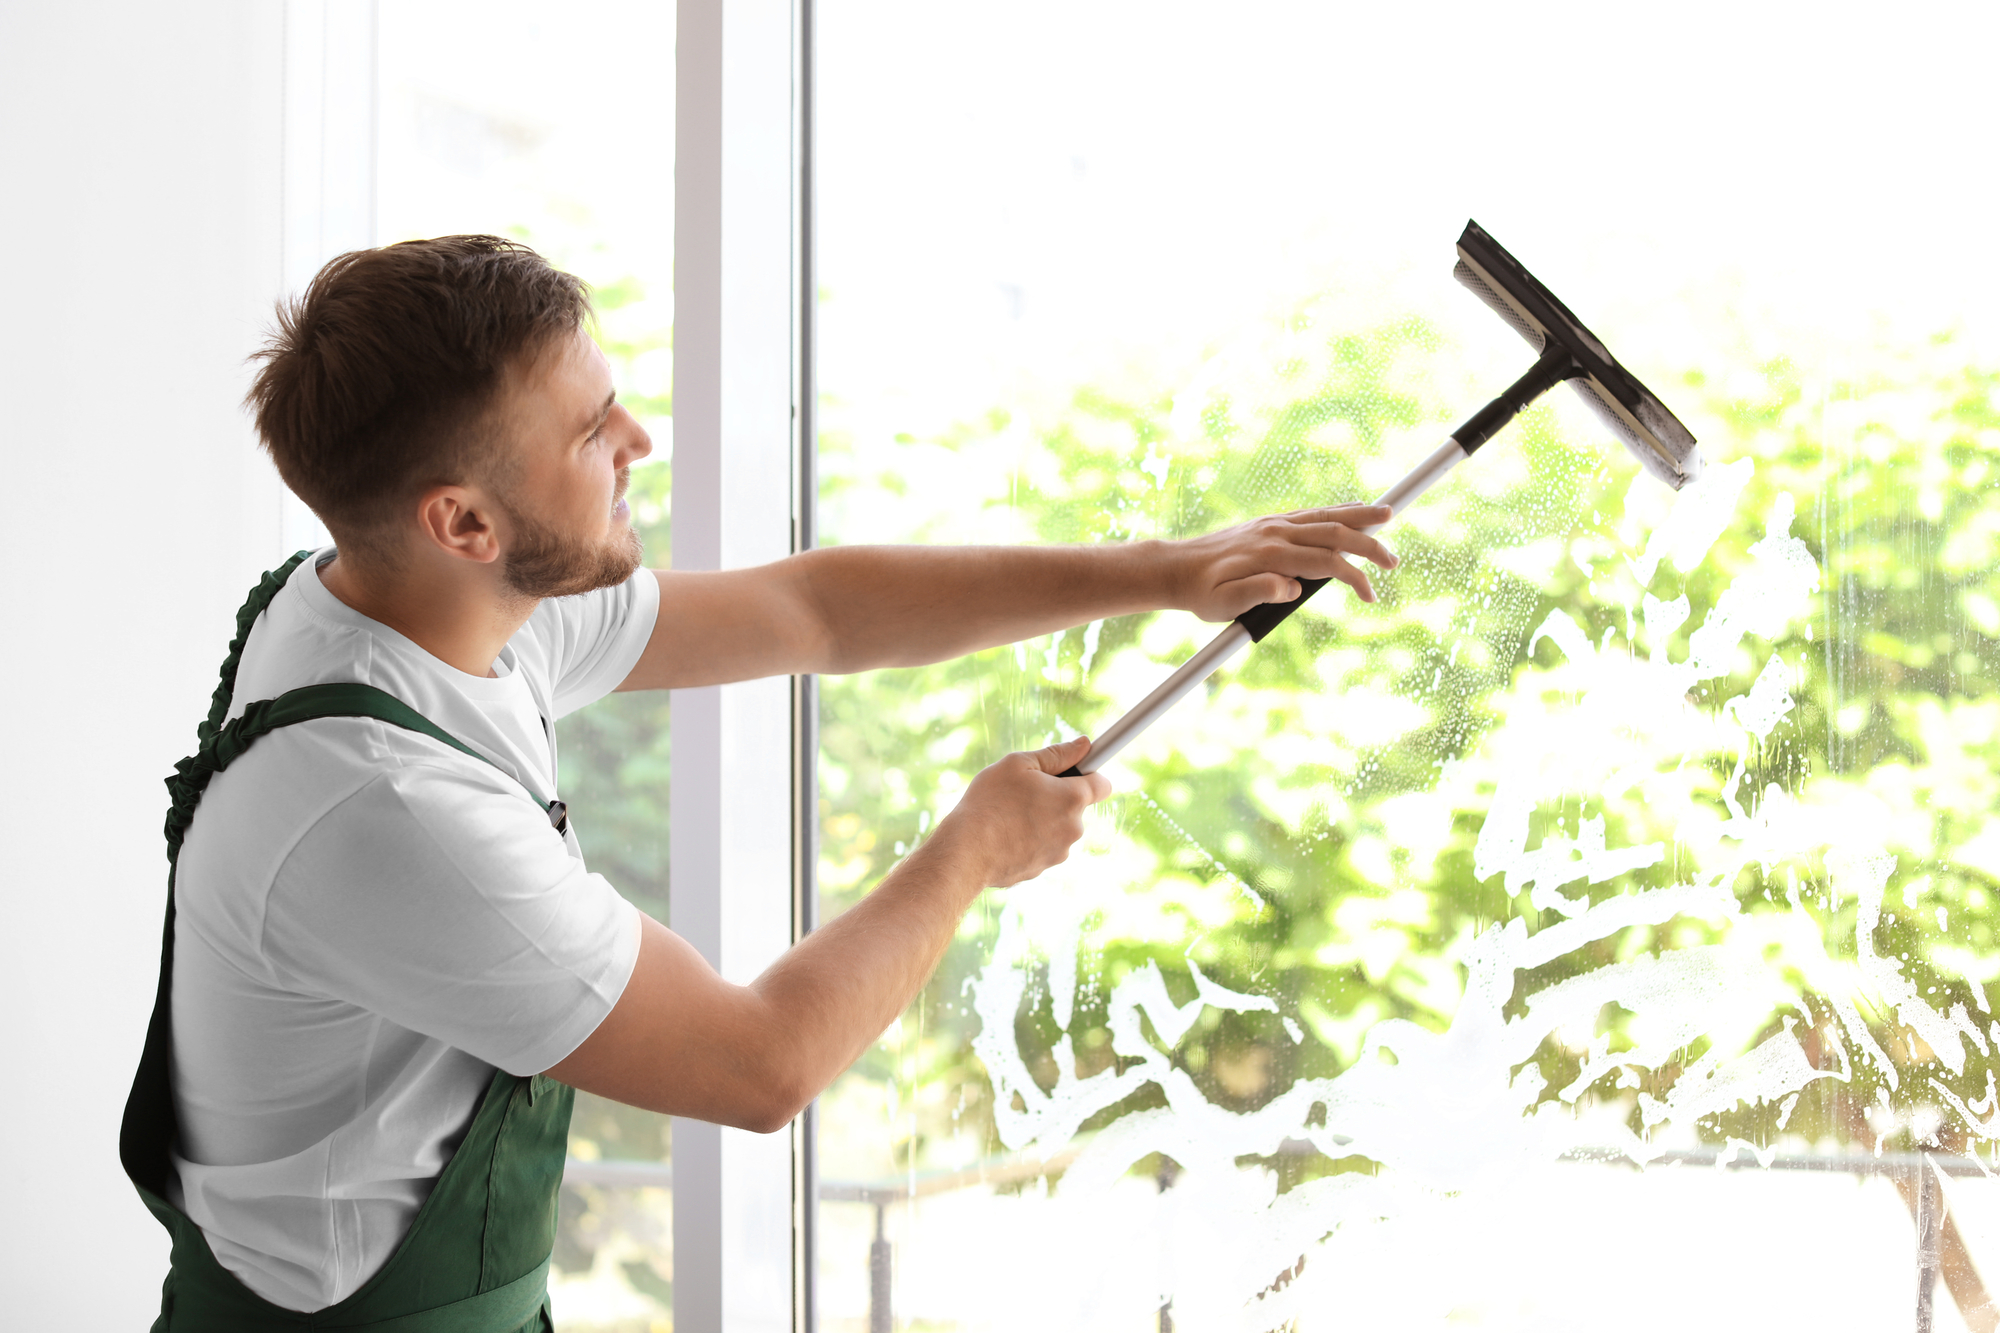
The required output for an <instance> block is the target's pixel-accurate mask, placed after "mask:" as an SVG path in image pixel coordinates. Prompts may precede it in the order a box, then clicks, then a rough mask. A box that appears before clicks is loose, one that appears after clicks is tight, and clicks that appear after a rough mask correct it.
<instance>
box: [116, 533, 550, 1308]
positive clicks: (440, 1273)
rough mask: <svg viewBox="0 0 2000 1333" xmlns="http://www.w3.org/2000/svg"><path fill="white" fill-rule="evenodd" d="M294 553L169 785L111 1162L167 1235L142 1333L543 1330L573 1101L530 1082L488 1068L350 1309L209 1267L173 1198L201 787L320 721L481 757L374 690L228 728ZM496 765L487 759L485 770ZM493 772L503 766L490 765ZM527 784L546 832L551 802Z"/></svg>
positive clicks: (241, 636)
mask: <svg viewBox="0 0 2000 1333" xmlns="http://www.w3.org/2000/svg"><path fill="white" fill-rule="evenodd" d="M309 554H310V553H309V552H306V551H301V552H299V553H298V554H297V555H295V556H293V557H292V558H291V559H290V560H289V561H287V562H286V563H285V564H284V565H282V566H280V567H279V568H278V569H275V570H272V571H271V572H270V573H268V574H266V575H265V576H264V578H263V579H262V580H261V581H260V582H259V583H258V585H257V587H256V588H255V589H253V590H252V591H251V594H250V597H249V599H248V600H247V601H246V602H245V603H244V605H243V609H242V610H241V611H240V612H238V613H237V618H236V637H235V639H234V640H233V641H232V642H231V643H230V645H229V655H228V657H227V658H226V659H225V660H224V661H223V664H222V670H221V680H220V682H219V683H218V685H217V686H216V690H215V695H214V698H213V700H212V701H211V704H210V708H209V713H208V717H207V719H206V720H205V721H204V722H203V723H202V724H201V727H200V728H199V731H198V737H199V740H200V748H199V749H197V750H196V751H195V753H194V754H192V755H190V756H189V757H187V758H186V759H183V760H181V761H180V763H178V764H176V765H175V766H174V775H173V776H172V777H170V778H168V779H167V790H168V793H169V794H170V796H171V804H170V806H169V808H168V811H167V820H166V837H167V862H168V871H167V911H166V929H165V933H164V935H163V937H162V939H161V943H160V984H159V989H158V991H157V992H156V993H155V996H154V1001H153V1015H152V1020H151V1022H150V1023H149V1024H148V1025H147V1030H146V1046H145V1050H144V1052H143V1053H142V1054H141V1055H140V1058H139V1070H138V1073H137V1075H136V1076H135V1077H134V1079H133V1081H132V1092H131V1095H130V1097H129V1098H128V1099H127V1101H126V1104H125V1118H124V1123H123V1125H122V1126H121V1128H120V1132H119V1156H120V1157H121V1158H122V1159H123V1162H124V1166H125V1171H126V1174H127V1175H128V1176H130V1177H131V1179H132V1183H133V1184H134V1185H135V1186H136V1187H137V1188H138V1190H139V1195H140V1197H141V1198H142V1199H143V1200H144V1201H145V1203H146V1206H147V1207H148V1208H149V1209H151V1210H152V1212H153V1215H154V1216H155V1217H157V1218H158V1219H159V1220H160V1222H161V1224H162V1225H164V1226H165V1227H166V1228H167V1231H168V1233H169V1234H170V1235H171V1236H172V1237H173V1258H172V1266H171V1268H170V1269H169V1271H168V1274H167V1280H166V1283H165V1286H164V1288H163V1290H162V1300H161V1309H160V1317H159V1319H158V1321H157V1322H155V1323H154V1325H153V1328H154V1333H169V1330H182V1329H202V1330H219V1331H224V1333H266V1330H278V1329H284V1330H294V1329H315V1330H317V1329H329V1330H330V1329H371V1330H377V1331H378V1333H522V1331H524V1330H532V1329H547V1328H550V1327H552V1324H551V1321H550V1317H549V1313H548V1298H547V1285H548V1282H547V1278H548V1265H549V1256H550V1253H551V1251H552V1249H553V1247H554V1244H555V1205H556V1192H557V1190H558V1188H559V1187H560V1185H561V1183H562V1168H563V1159H564V1156H565V1151H566V1147H567V1141H568V1131H569V1117H570V1109H571V1105H572V1103H573V1101H574V1099H575V1093H574V1092H573V1090H571V1089H570V1088H568V1087H566V1086H564V1085H563V1084H560V1083H557V1082H555V1081H554V1080H552V1079H549V1078H546V1077H544V1076H541V1075H536V1076H534V1077H533V1078H522V1077H518V1076H516V1075H513V1074H508V1073H506V1072H504V1071H499V1070H496V1071H495V1072H494V1075H493V1079H492V1082H491V1083H490V1084H489V1085H488V1087H487V1090H486V1094H485V1096H484V1098H483V1099H482V1100H481V1102H480V1104H479V1107H478V1109H477V1110H476V1111H475V1112H474V1113H473V1117H472V1121H471V1123H470V1124H469V1125H468V1127H467V1129H466V1132H465V1134H464V1136H463V1138H462V1139H461V1140H460V1143H459V1146H458V1148H457V1149H456V1150H455V1151H454V1153H453V1155H452V1158H451V1161H450V1162H449V1163H447V1164H446V1166H445V1169H444V1172H443V1174H442V1175H440V1176H439V1177H438V1180H437V1182H436V1183H435V1184H434V1185H433V1186H432V1188H431V1192H430V1194H429V1196H428V1197H427V1198H426V1200H425V1202H424V1204H423V1206H422V1208H420V1209H419V1210H418V1212H417V1216H416V1219H415V1221H413V1222H412V1223H411V1226H410V1231H409V1233H408V1235H406V1236H405V1237H404V1238H403V1243H402V1245H401V1246H400V1247H399V1248H398V1249H397V1251H396V1253H395V1254H394V1255H393V1256H392V1257H391V1258H390V1260H389V1262H388V1263H387V1264H385V1265H384V1266H383V1267H382V1269H381V1270H380V1271H379V1272H377V1273H376V1274H375V1275H374V1276H373V1277H372V1278H370V1279H369V1280H368V1282H366V1283H365V1284H363V1286H362V1287H361V1288H360V1289H359V1290H357V1291H356V1292H354V1293H353V1294H352V1295H351V1296H349V1297H348V1298H347V1299H345V1300H343V1301H341V1302H340V1303H339V1304H337V1305H333V1306H330V1307H328V1308H327V1309H324V1310H319V1311H315V1312H312V1313H310V1314H302V1313H299V1312H297V1311H292V1310H286V1309H283V1308H281V1307H279V1306H276V1305H272V1304H271V1303H270V1302H268V1301H265V1300H263V1299H262V1298H260V1297H259V1296H257V1295H256V1294H255V1293H253V1292H252V1291H250V1290H249V1289H248V1288H247V1287H245V1286H244V1285H243V1284H242V1283H241V1282H240V1281H238V1280H237V1278H236V1277H235V1275H233V1274H232V1273H230V1272H229V1271H228V1270H226V1269H225V1268H223V1267H222V1265H221V1264H220V1263H219V1262H217V1260H216V1259H215V1256H214V1254H213V1253H212V1252H211V1251H210V1249H209V1246H208V1241H207V1238H206V1237H205V1236H204V1235H203V1234H202V1231H201V1228H200V1227H199V1226H197V1225H196V1224H195V1223H194V1221H193V1220H192V1219H191V1218H189V1217H188V1216H187V1214H186V1213H184V1212H182V1211H181V1210H180V1209H179V1208H177V1207H175V1206H174V1204H173V1203H172V1202H170V1194H171V1190H170V1188H169V1187H170V1184H171V1182H172V1179H173V1161H172V1156H171V1153H172V1149H173V1146H174V1142H175V1139H176V1137H177V1127H176V1122H175V1114H174V1103H173V1087H172V1082H171V1073H170V1064H169V1052H170V1050H171V1047H172V1041H173V1008H172V1001H173V964H174V876H175V873H176V869H177V867H178V863H179V860H180V849H181V843H182V841H183V840H184V839H185V838H186V836H187V831H188V827H189V825H191V824H192V823H193V822H194V815H195V810H196V808H197V807H198V806H199V805H200V803H201V798H202V795H203V793H204V792H205V791H207V789H208V784H209V781H210V779H212V778H213V777H214V776H215V775H216V774H217V773H220V772H221V771H222V770H224V769H226V768H228V767H229V765H230V764H231V763H233V762H235V761H236V760H237V759H238V758H240V757H241V756H242V755H243V753H244V752H245V751H247V750H248V749H249V748H250V746H251V745H253V744H254V743H255V742H256V741H257V740H258V739H259V738H260V737H262V736H265V735H268V734H269V733H270V732H272V731H274V730H276V729H277V728H279V727H288V726H295V725H297V724H299V723H301V722H310V721H316V720H318V719H321V718H336V717H362V718H373V719H375V720H377V721H380V722H384V723H388V724H389V725H391V726H396V727H401V728H403V729H405V730H408V731H414V732H418V733H420V734H422V735H425V736H429V737H431V738H432V739H433V740H437V741H440V742H442V743H443V744H445V745H448V746H450V747H451V748H452V749H455V750H458V751H460V752H461V753H464V754H467V755H470V756H472V757H473V758H475V759H479V760H482V761H484V762H487V763H491V762H492V761H491V760H490V759H487V757H486V756H485V755H482V754H480V753H479V752H478V751H477V750H474V749H473V748H471V747H470V746H468V745H466V744H464V743H463V742H461V741H459V740H458V739H457V738H456V737H454V736H452V735H450V734H449V733H448V732H446V731H445V730H444V729H443V728H441V727H439V726H437V725H436V724H435V723H433V722H432V721H430V719H428V718H426V717H424V716H423V715H422V714H420V713H418V712H417V711H416V710H415V709H413V708H411V707H410V706H409V705H408V704H406V703H404V702H403V701H402V700H400V699H398V698H396V697H395V696H394V695H391V694H388V693H386V692H384V691H382V690H379V689H376V688H375V687H374V686H372V685H362V684H358V683H351V682H339V683H332V684H324V685H308V686H305V687H303V688H301V689H296V690H290V691H287V692H286V693H284V694H281V695H279V696H278V697H277V698H275V699H261V700H258V701H256V702H254V703H251V704H248V705H246V706H245V708H244V709H243V712H242V713H241V715H239V716H238V717H237V718H235V719H234V720H233V721H230V722H229V723H228V724H227V725H225V724H224V722H223V719H224V718H226V717H228V715H229V709H230V704H231V702H232V699H233V696H234V692H235V688H236V669H237V664H238V663H239V662H240V661H241V659H242V654H243V645H244V644H245V642H247V641H248V639H249V636H250V631H251V628H252V627H253V626H254V625H255V624H256V621H257V617H258V616H260V615H262V614H263V612H264V610H265V608H266V607H268V606H269V605H270V603H271V599H272V598H273V597H275V596H276V595H277V593H278V591H279V590H280V589H282V588H283V587H284V585H285V581H286V580H287V579H289V578H290V577H291V575H292V573H293V571H294V570H296V569H297V568H298V566H299V565H300V563H302V562H303V561H304V560H305V559H307V557H308V556H309ZM495 767H496V768H497V767H498V765H495ZM502 771H504V770H502ZM524 790H525V791H526V793H527V795H528V796H529V797H530V798H531V799H532V800H533V801H534V802H535V803H536V804H537V805H538V806H540V807H541V808H542V809H543V810H544V811H546V812H547V814H548V816H549V819H550V822H551V823H552V824H554V825H555V826H556V827H557V828H558V829H562V828H564V827H566V822H567V821H566V819H565V818H564V811H563V806H562V803H561V802H560V801H548V800H544V799H543V798H542V796H541V795H540V794H539V793H537V792H535V791H534V790H533V789H531V788H526V787H525V785H524Z"/></svg>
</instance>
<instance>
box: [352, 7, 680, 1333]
mask: <svg viewBox="0 0 2000 1333" xmlns="http://www.w3.org/2000/svg"><path fill="white" fill-rule="evenodd" d="M379 40H380V48H379V51H380V56H379V59H380V101H379V112H378V114H379V117H380V119H379V126H380V130H379V133H380V145H379V154H380V156H379V164H380V165H379V173H380V174H379V178H378V179H379V184H378V198H379V209H380V218H379V227H378V235H379V237H380V239H381V240H382V241H383V242H385V243H386V242H389V241H396V240H402V239H405V238H409V237H415V236H437V235H446V234H451V233H456V232H491V233H496V234H499V235H504V236H511V237H515V238H518V239H520V240H523V241H526V242H527V243H528V244H530V245H533V246H534V247H535V248H536V249H538V250H539V251H541V252H542V253H543V254H544V255H546V256H548V258H549V259H550V260H551V261H552V262H553V263H555V264H556V265H558V266H559V267H562V268H566V269H568V270H569V271H571V272H573V273H576V274H579V275H580V276H582V277H584V278H585V279H587V280H588V281H589V282H590V283H591V285H592V287H593V288H594V299H595V303H596V307H597V312H598V323H599V327H598V336H599V342H600V344H601V345H602V346H603V348H604V350H605V352H606V354H607V355H608V356H609V357H610V359H611V362H612V366H613V370H614V372H615V374H616V376H617V382H618V389H619V395H620V400H621V401H622V402H623V403H624V404H625V405H626V406H627V407H628V408H629V409H631V410H632V411H633V412H634V413H635V414H636V415H637V416H638V417H639V418H640V420H641V422H642V423H643V424H644V425H645V426H646V428H647V430H648V431H649V432H650V433H651V434H652V436H653V440H654V446H655V452H654V455H653V457H652V458H651V459H649V460H648V461H646V462H645V463H643V464H641V465H639V466H638V467H636V468H634V469H633V473H632V483H631V489H630V491H629V492H628V498H629V499H630V501H631V503H632V512H633V520H634V524H635V526H636V527H637V528H638V530H639V532H640V535H641V536H642V538H643V539H644V540H645V543H646V548H647V553H648V560H649V562H650V563H653V564H665V563H667V558H668V550H669V524H668V512H667V507H668V498H669V492H670V478H671V475H672V474H671V464H670V462H669V461H668V460H669V456H670V454H671V451H672V442H673V441H672V425H673V423H672V416H671V413H672V396H671V391H672V382H673V359H672V358H673V352H672V328H673V198H674V191H673V141H674V140H673V77H674V68H673V51H674V8H673V6H671V5H665V6H662V5H658V4H640V3H633V2H629V0H592V2H591V3H585V4H574V5H564V6H561V7H551V6H548V5H536V4H528V3H521V2H519V0H507V2H506V3H500V4H492V5H484V6H481V7H480V9H479V11H478V13H477V15H476V16H474V15H471V14H469V13H468V11H467V10H466V9H465V8H464V6H462V5H452V4H444V3H436V2H434V0H394V2H393V3H385V4H383V5H382V6H381V10H380V39H379ZM667 712H668V709H667V700H666V698H665V696H663V695H652V694H633V695H614V696H613V697H611V698H609V699H606V700H604V701H602V702H600V703H597V704H594V705H592V706H591V707H589V708H586V709H584V710H582V711H581V712H579V713H576V714H574V715H572V716H571V717H569V718H566V719H564V721H563V723H562V725H561V727H560V728H559V735H558V740H559V742H560V745H561V780H562V791H563V795H564V797H565V798H566V799H567V800H568V802H569V806H570V808H571V810H572V811H574V812H575V817H576V823H577V828H578V833H579V835H580V837H581V838H582V840H583V843H584V846H585V849H586V852H587V854H588V855H589V857H590V864H591V868H592V869H593V870H596V871H598V872H599V873H602V874H603V875H605V876H606V877H607V878H608V879H609V880H610V881H611V882H612V883H613V884H615V885H617V886H618V889H619V890H620V891H621V892H622V893H624V894H625V895H626V896H627V897H628V898H631V899H632V900H633V901H634V902H636V903H637V904H638V905H639V906H640V907H641V908H642V909H644V910H646V911H648V912H650V913H651V914H653V915H654V916H656V917H658V918H660V919H661V920H665V919H666V918H667V837H666V808H667V774H668V765H669V745H668V727H667ZM570 1158H571V1160H570V1164H569V1168H568V1171H567V1172H566V1175H565V1180H564V1185H563V1192H562V1199H561V1214H560V1224H559V1228H558V1235H557V1242H556V1252H555V1264H554V1269H553V1271H552V1273H551V1277H550V1291H551V1294H552V1298H553V1303H554V1306H555V1310H556V1312H557V1315H558V1319H559V1324H558V1326H559V1327H561V1328H563V1329H566V1330H576V1331H577V1333H584V1331H586V1330H587V1331H588V1333H599V1331H600V1330H601V1331H604V1333H609V1331H610V1330H619V1331H620V1333H623V1331H624V1330H633V1329H637V1330H645V1329H652V1328H658V1327H666V1326H667V1325H668V1324H669V1323H670V1322H671V1319H672V1310H673V1299H672V1283H673V1244H672V1240H673V1232H672V1191H671V1188H670V1185H671V1179H672V1177H671V1175H670V1173H669V1168H668V1160H669V1132H668V1121H667V1119H666V1118H665V1117H663V1116H657V1115H653V1114H651V1113H649V1112H644V1111H636V1110H633V1109H632V1108H630V1107H623V1106H619V1105H617V1104H615V1103H613V1102H608V1101H605V1100H604V1099H602V1098H598V1097H593V1096H591V1095H589V1094H587V1093H579V1094H578V1096H577V1101H576V1112H575V1116H574V1119H573V1120H572V1122H571V1128H570Z"/></svg>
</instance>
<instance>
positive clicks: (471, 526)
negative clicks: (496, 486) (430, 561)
mask: <svg viewBox="0 0 2000 1333" xmlns="http://www.w3.org/2000/svg"><path fill="white" fill-rule="evenodd" d="M497 516H498V515H497V506H496V505H495V504H494V502H493V498H492V497H491V496H490V495H488V494H486V492H485V491H483V490H480V489H478V488H476V487H471V486H433V487H431V488H430V489H429V490H427V491H425V492H424V493H423V494H422V495H421V496H419V497H418V498H417V530H418V531H419V532H421V533H422V534H423V537H424V540H425V541H426V542H428V543H429V544H430V545H431V546H433V547H435V548H437V549H438V550H441V551H443V552H444V553H445V554H446V555H449V556H452V557H453V558H455V559H459V560H470V561H473V562H474V563H475V564H482V565H484V564H491V563H492V562H493V561H495V560H498V559H499V558H500V533H499V530H498V528H497V527H496V525H495V519H496V518H497Z"/></svg>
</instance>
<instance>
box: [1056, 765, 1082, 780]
mask: <svg viewBox="0 0 2000 1333" xmlns="http://www.w3.org/2000/svg"><path fill="white" fill-rule="evenodd" d="M1056 776H1057V777H1059V778H1080V777H1082V776H1083V770H1082V769H1080V768H1078V767H1077V766H1076V765H1075V764H1071V765H1070V766H1069V767H1068V768H1065V769H1064V770H1063V771H1062V772H1060V773H1058V774H1056Z"/></svg>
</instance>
